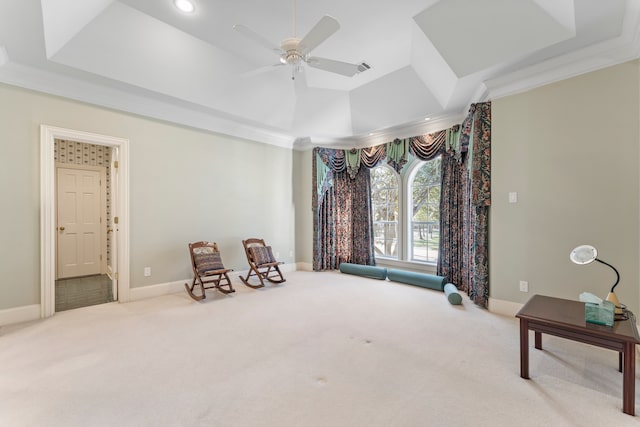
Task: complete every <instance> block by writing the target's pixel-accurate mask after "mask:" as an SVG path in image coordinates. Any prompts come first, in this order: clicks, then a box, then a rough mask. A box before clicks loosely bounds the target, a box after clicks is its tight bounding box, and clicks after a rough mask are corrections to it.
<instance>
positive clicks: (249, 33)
mask: <svg viewBox="0 0 640 427" xmlns="http://www.w3.org/2000/svg"><path fill="white" fill-rule="evenodd" d="M233 29H234V30H236V31H237V32H239V33H240V34H243V35H244V36H245V37H248V38H250V39H251V40H253V41H255V42H256V43H258V44H259V45H261V46H262V47H265V48H267V49H269V50H270V51H272V52H275V53H277V54H281V53H282V50H281V49H280V48H279V47H278V46H277V45H276V44H274V43H271V42H270V41H269V40H267V39H266V38H264V37H262V36H261V35H260V34H258V33H256V32H255V31H253V30H252V29H251V28H249V27H246V26H244V25H242V24H236V25H234V26H233Z"/></svg>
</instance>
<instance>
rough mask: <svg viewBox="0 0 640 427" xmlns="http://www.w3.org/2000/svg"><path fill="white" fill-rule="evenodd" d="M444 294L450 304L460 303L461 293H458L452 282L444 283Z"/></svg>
mask: <svg viewBox="0 0 640 427" xmlns="http://www.w3.org/2000/svg"><path fill="white" fill-rule="evenodd" d="M444 294H445V295H446V296H447V299H448V300H449V302H450V303H451V304H453V305H460V304H462V295H460V294H459V293H458V288H456V285H454V284H453V283H447V284H446V285H444Z"/></svg>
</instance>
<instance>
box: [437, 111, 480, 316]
mask: <svg viewBox="0 0 640 427" xmlns="http://www.w3.org/2000/svg"><path fill="white" fill-rule="evenodd" d="M446 147H447V148H446V152H445V153H444V155H443V158H442V187H441V188H442V190H441V191H442V193H441V198H440V233H441V242H440V245H441V246H440V249H441V251H440V255H439V257H438V274H439V275H441V276H445V277H446V278H447V279H448V280H450V281H451V282H452V283H455V284H457V285H458V288H459V289H461V290H463V291H465V292H467V293H468V294H469V298H471V300H472V301H474V302H475V303H476V304H478V305H480V306H482V307H485V308H486V307H487V306H488V303H489V244H488V243H489V206H490V204H491V103H490V102H487V103H481V104H475V105H472V106H471V109H470V111H469V115H468V116H467V118H466V119H465V121H464V122H463V124H462V125H461V127H460V128H459V130H458V129H457V128H452V129H451V130H449V131H448V132H447V141H446Z"/></svg>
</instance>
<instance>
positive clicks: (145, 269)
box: [144, 267, 151, 277]
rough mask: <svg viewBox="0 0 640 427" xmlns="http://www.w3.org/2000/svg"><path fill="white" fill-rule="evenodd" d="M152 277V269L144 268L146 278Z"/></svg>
mask: <svg viewBox="0 0 640 427" xmlns="http://www.w3.org/2000/svg"><path fill="white" fill-rule="evenodd" d="M149 276H151V267H145V268H144V277H149Z"/></svg>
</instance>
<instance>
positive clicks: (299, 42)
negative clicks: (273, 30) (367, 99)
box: [233, 0, 371, 80]
mask: <svg viewBox="0 0 640 427" xmlns="http://www.w3.org/2000/svg"><path fill="white" fill-rule="evenodd" d="M233 29H234V30H236V31H238V32H239V33H241V34H243V35H245V36H246V37H248V38H250V39H252V40H253V41H255V42H256V43H258V44H260V45H261V46H263V47H265V48H267V49H269V50H270V51H273V52H275V53H276V54H277V55H278V56H279V57H280V62H279V63H277V64H275V65H290V66H291V78H292V79H294V80H295V74H296V73H297V72H301V71H302V63H303V62H304V63H306V64H307V65H308V66H310V67H313V68H318V69H320V70H324V71H329V72H332V73H336V74H341V75H343V76H347V77H353V76H355V75H356V74H358V73H361V72H363V71H366V70H368V69H369V68H371V67H370V66H369V65H368V64H367V63H365V62H361V63H359V64H351V63H348V62H342V61H336V60H333V59H327V58H320V57H317V56H310V55H309V54H310V53H311V51H312V50H313V49H315V48H316V47H318V46H319V45H320V44H322V43H323V42H324V41H325V40H326V39H328V38H329V37H330V36H331V35H332V34H333V33H335V32H336V31H338V30H339V29H340V23H338V21H337V20H336V19H335V18H333V17H331V16H329V15H325V16H323V17H322V18H321V19H320V21H318V23H317V24H316V25H315V26H314V27H313V28H312V29H311V30H310V31H309V32H308V33H307V35H306V36H304V37H303V38H298V37H296V1H295V0H293V37H290V38H287V39H284V40H283V41H282V42H281V43H280V46H279V47H278V46H277V45H275V44H274V43H271V42H270V41H269V40H267V39H266V38H265V37H263V36H261V35H260V34H258V33H256V32H255V31H253V30H252V29H250V28H248V27H246V26H244V25H242V24H236V25H234V26H233Z"/></svg>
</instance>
